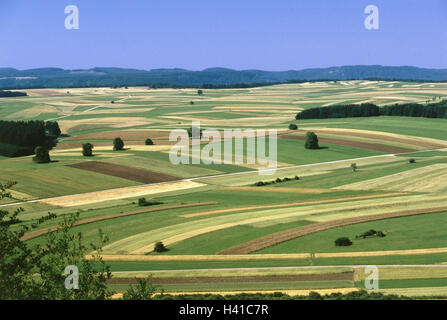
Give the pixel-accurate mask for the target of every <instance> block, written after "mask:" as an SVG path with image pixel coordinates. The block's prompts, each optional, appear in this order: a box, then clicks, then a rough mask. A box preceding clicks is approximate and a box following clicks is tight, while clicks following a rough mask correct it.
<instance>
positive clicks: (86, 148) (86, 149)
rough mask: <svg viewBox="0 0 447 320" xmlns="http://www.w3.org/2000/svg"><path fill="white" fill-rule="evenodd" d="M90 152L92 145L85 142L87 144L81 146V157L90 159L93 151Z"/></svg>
mask: <svg viewBox="0 0 447 320" xmlns="http://www.w3.org/2000/svg"><path fill="white" fill-rule="evenodd" d="M92 150H93V145H92V144H91V143H89V142H87V143H84V144H83V145H82V155H83V156H84V157H91V156H93V151H92Z"/></svg>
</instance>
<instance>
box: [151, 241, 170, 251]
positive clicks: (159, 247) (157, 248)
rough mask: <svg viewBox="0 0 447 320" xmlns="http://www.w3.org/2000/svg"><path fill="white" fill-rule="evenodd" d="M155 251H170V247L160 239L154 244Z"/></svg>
mask: <svg viewBox="0 0 447 320" xmlns="http://www.w3.org/2000/svg"><path fill="white" fill-rule="evenodd" d="M154 251H155V252H165V251H168V249H167V248H166V247H165V245H164V244H163V242H161V241H158V242H157V243H156V244H155V246H154Z"/></svg>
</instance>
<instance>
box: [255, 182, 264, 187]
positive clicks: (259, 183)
mask: <svg viewBox="0 0 447 320" xmlns="http://www.w3.org/2000/svg"><path fill="white" fill-rule="evenodd" d="M264 185H265V183H264V182H262V181H258V182H256V183H255V186H257V187H262V186H264Z"/></svg>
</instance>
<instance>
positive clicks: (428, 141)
mask: <svg viewBox="0 0 447 320" xmlns="http://www.w3.org/2000/svg"><path fill="white" fill-rule="evenodd" d="M313 130H314V131H315V132H316V133H318V132H321V133H332V134H339V135H348V136H352V135H354V136H358V137H365V138H372V139H379V140H385V141H395V142H402V143H406V144H413V145H418V146H422V147H426V148H431V149H437V148H443V147H445V146H447V141H444V140H439V139H432V138H424V137H415V136H407V135H401V134H395V133H386V132H379V131H370V130H357V129H342V128H327V129H317V128H315V129H313Z"/></svg>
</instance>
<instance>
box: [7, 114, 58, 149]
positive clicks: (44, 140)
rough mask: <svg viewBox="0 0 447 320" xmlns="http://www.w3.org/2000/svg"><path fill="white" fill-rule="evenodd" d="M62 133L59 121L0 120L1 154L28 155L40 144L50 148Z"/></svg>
mask: <svg viewBox="0 0 447 320" xmlns="http://www.w3.org/2000/svg"><path fill="white" fill-rule="evenodd" d="M60 134H61V131H60V128H59V125H58V123H57V122H51V121H49V122H44V121H39V120H31V121H2V120H0V155H3V156H6V157H20V156H28V155H31V154H33V153H35V149H36V148H37V147H39V146H40V147H42V148H44V149H47V150H48V149H50V148H51V147H53V146H54V144H55V141H56V139H57V138H58V137H59V136H60ZM42 148H41V149H42ZM41 149H39V150H41Z"/></svg>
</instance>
